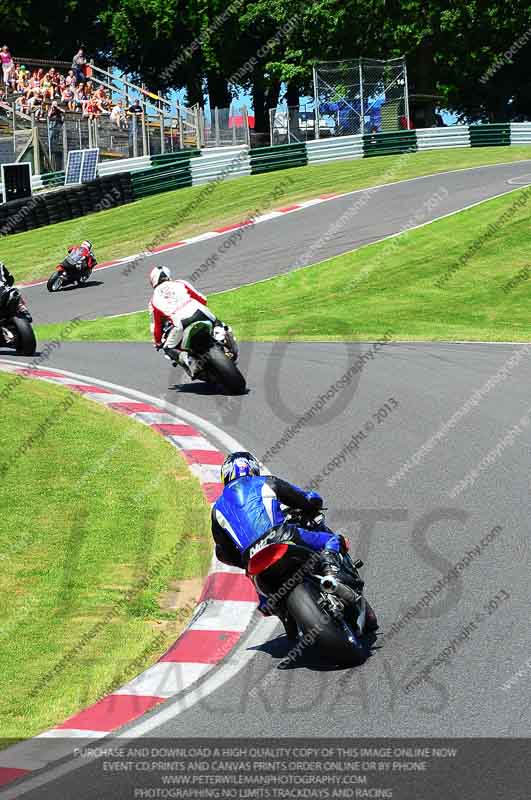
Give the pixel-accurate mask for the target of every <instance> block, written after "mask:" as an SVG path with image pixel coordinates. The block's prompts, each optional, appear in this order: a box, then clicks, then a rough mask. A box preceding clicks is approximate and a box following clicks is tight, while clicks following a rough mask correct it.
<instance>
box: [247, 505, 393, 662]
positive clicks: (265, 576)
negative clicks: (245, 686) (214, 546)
mask: <svg viewBox="0 0 531 800" xmlns="http://www.w3.org/2000/svg"><path fill="white" fill-rule="evenodd" d="M293 526H297V527H302V528H306V529H307V530H321V531H322V530H329V531H330V529H329V528H327V527H326V526H325V524H324V514H323V513H322V512H320V513H319V514H318V515H317V516H316V517H313V518H309V517H307V516H306V515H304V514H303V513H302V512H301V511H299V510H290V511H288V512H287V514H286V520H285V521H284V523H283V524H282V525H280V526H277V527H276V528H275V529H274V530H272V531H269V532H268V533H267V534H265V535H264V536H262V537H261V538H260V539H258V540H257V541H256V542H255V543H254V544H253V545H252V546H251V547H250V548H248V551H247V552H246V553H244V554H243V556H244V563H245V562H246V563H247V567H246V571H247V575H248V577H249V578H251V580H252V581H253V583H254V584H255V587H256V589H257V590H258V591H259V592H260V593H261V594H264V595H266V596H267V598H268V601H269V604H270V605H271V608H272V611H273V612H274V613H277V614H278V615H279V616H280V617H281V618H282V619H283V620H285V627H286V630H287V632H288V636H290V638H293V639H294V640H295V641H296V642H297V641H298V642H299V643H301V644H302V645H303V646H307V647H312V648H314V649H316V651H317V652H318V653H319V656H320V657H321V658H324V659H325V660H326V661H328V662H332V663H334V664H336V665H341V666H356V665H359V664H361V663H363V661H365V660H366V658H367V656H368V655H369V651H370V645H371V644H372V643H373V642H374V640H375V636H374V631H375V630H376V628H377V627H378V625H377V622H376V616H375V614H374V611H373V610H372V608H371V606H370V605H369V603H368V601H367V600H366V598H365V597H364V595H363V587H364V582H363V581H362V580H361V578H360V576H359V573H358V569H359V568H360V567H362V566H363V561H360V560H359V559H358V560H356V561H353V560H352V559H351V558H350V556H349V554H348V552H345V553H344V554H343V565H342V567H341V571H340V572H339V573H338V575H337V577H336V576H331V575H326V576H323V575H319V567H320V556H319V553H316V552H315V550H311V549H310V548H309V547H307V546H305V545H304V544H300V543H298V542H297V543H296V542H294V541H293V530H294V527H293ZM330 532H332V531H330ZM290 631H291V634H292V635H290ZM295 649H297V648H295Z"/></svg>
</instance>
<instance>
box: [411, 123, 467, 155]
mask: <svg viewBox="0 0 531 800" xmlns="http://www.w3.org/2000/svg"><path fill="white" fill-rule="evenodd" d="M415 133H416V135H417V149H418V150H436V149H438V148H442V147H470V133H469V131H468V125H455V126H452V127H448V128H419V129H418V130H417V131H415Z"/></svg>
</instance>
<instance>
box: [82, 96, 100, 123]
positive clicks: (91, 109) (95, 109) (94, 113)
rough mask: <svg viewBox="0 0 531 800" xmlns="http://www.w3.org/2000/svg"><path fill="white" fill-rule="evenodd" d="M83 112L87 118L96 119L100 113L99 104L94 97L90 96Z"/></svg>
mask: <svg viewBox="0 0 531 800" xmlns="http://www.w3.org/2000/svg"><path fill="white" fill-rule="evenodd" d="M85 114H86V116H88V118H89V119H97V118H98V117H99V116H100V114H101V106H100V104H99V103H98V101H97V100H96V99H95V98H94V97H90V98H89V100H88V102H87V105H86V108H85Z"/></svg>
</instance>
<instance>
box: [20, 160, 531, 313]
mask: <svg viewBox="0 0 531 800" xmlns="http://www.w3.org/2000/svg"><path fill="white" fill-rule="evenodd" d="M529 162H530V159H522V160H519V161H506V162H503V161H502V162H501V163H499V164H483V165H478V166H475V167H462V168H460V169H451V170H446V171H445V172H433V173H430V174H428V175H417V177H415V178H405V179H404V180H401V181H390V182H389V183H380V184H376V185H373V186H365V187H364V188H363V189H353V190H352V191H349V192H341V193H340V194H337V195H334V196H333V197H323V198H321V197H319V198H313V199H311V200H307V201H305V200H301V201H294V202H295V203H297V205H298V206H299V208H294V209H292V210H291V211H285V212H268V213H266V214H263V215H262V216H259V217H256V218H255V219H254V220H253V224H254V225H256V224H259V223H261V222H267V221H269V220H270V219H273V217H271V216H270V214H272V213H275V215H276V216H286V215H287V214H292V213H294V212H295V211H302V210H304V208H306V207H307V206H308V205H317V204H318V203H329V202H331V201H334V200H340V199H341V198H343V197H349V196H351V195H354V194H360V193H361V192H366V191H368V190H375V189H385V188H388V187H390V186H399V185H401V184H403V183H412V182H413V181H421V180H427V179H429V178H435V177H438V176H442V175H452V174H454V173H458V172H471V171H473V170H479V169H495V168H500V167H510V166H512V165H514V164H528V163H529ZM510 180H518V178H517V177H515V178H512V179H509V178H508V179H507V182H509V181H510ZM495 196H496V197H497V196H498V195H495ZM470 207H471V206H467V208H470ZM440 219H442V217H440ZM245 227H249V223H247V224H245V223H242V224H241V225H236V226H235V227H234V228H232V229H231V230H230V231H224V232H222V233H218V232H217V231H208V232H206V233H201V234H198V236H193V237H191V238H189V239H183V240H181V242H182V243H181V244H176V245H173V246H169V247H167V248H165V249H164V250H163V251H161V255H163V254H164V253H170V252H172V251H173V250H179V249H180V248H182V247H188V246H189V245H193V244H196V243H197V242H201V241H203V240H204V239H211V238H214V237H216V236H224V235H225V234H226V233H227V234H229V233H232V231H235V230H239V229H241V228H245ZM409 230H413V228H411V229H409ZM379 241H382V240H381V239H380V240H379ZM158 255H159V253H158V252H150V251H145V252H143V253H137V254H136V255H131V256H124V258H122V259H120V260H119V261H116V262H113V263H112V264H108V265H106V266H103V267H99V266H98V267H97V268H96V270H95V272H97V271H99V270H103V269H111V268H115V267H117V266H123V265H124V263H125V262H126V260H127V261H137V260H138V261H140V260H142V259H145V258H151V257H157V256H158ZM45 283H46V280H42V281H36V282H35V283H33V282H32V283H30V284H29V285H26V286H24V285H22V286H21V288H22V289H31V288H32V287H33V286H43V285H44V284H45ZM258 283H260V281H258ZM248 285H249V284H242V286H248ZM114 316H122V315H121V314H116V315H114Z"/></svg>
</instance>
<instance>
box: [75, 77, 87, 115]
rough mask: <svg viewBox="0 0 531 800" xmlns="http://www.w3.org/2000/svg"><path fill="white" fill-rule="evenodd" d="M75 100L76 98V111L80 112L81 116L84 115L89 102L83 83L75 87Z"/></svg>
mask: <svg viewBox="0 0 531 800" xmlns="http://www.w3.org/2000/svg"><path fill="white" fill-rule="evenodd" d="M74 94H75V98H76V107H77V110H78V111H81V113H82V114H83V115H85V110H86V107H87V103H88V101H89V96H88V93H87V90H86V88H85V84H84V83H80V84H79V86H76V88H75V90H74Z"/></svg>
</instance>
